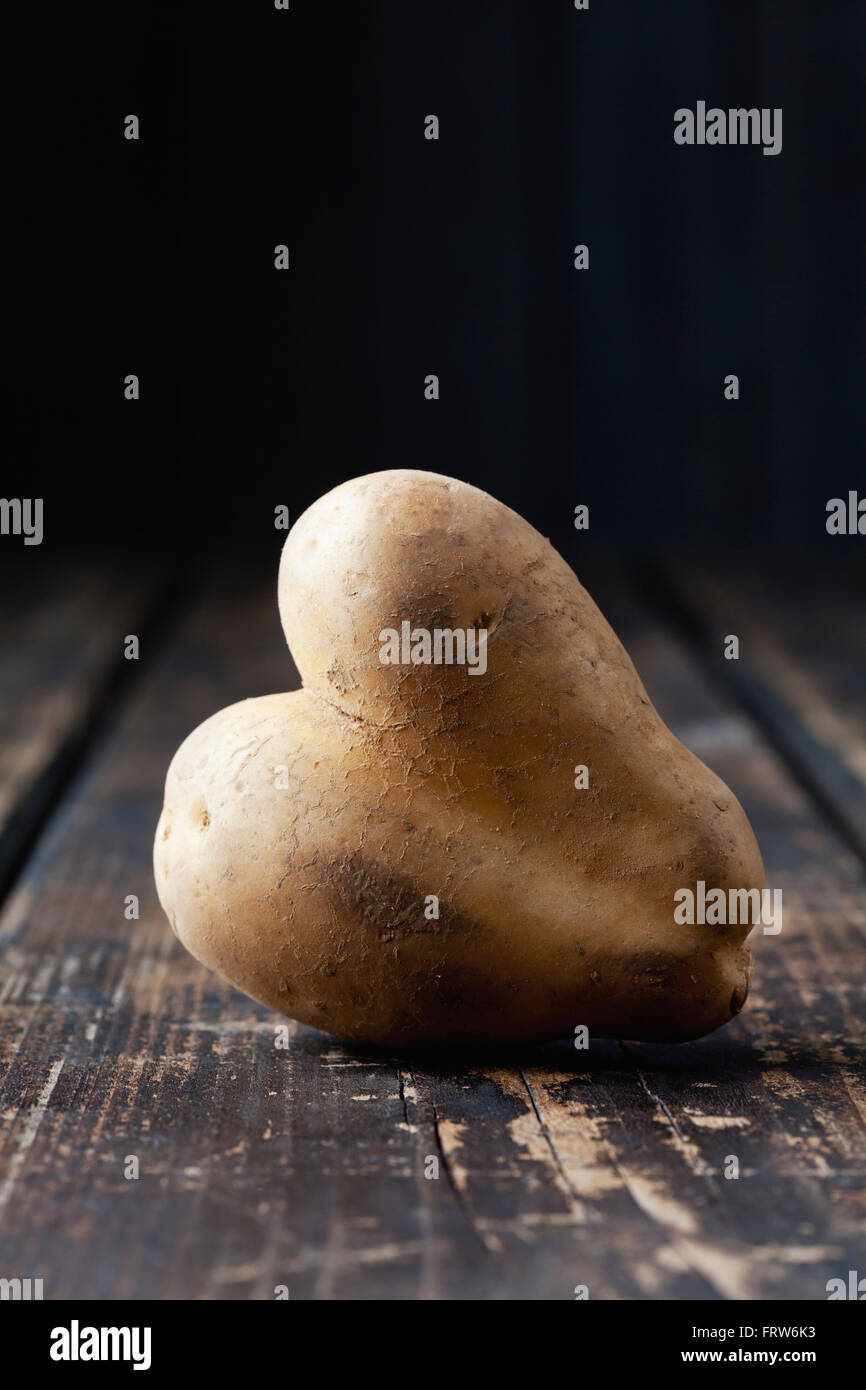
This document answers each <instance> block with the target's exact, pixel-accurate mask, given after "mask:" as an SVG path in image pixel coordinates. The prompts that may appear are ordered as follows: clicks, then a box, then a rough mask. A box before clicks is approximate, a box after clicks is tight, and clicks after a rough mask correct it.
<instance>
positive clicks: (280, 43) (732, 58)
mask: <svg viewBox="0 0 866 1390" xmlns="http://www.w3.org/2000/svg"><path fill="white" fill-rule="evenodd" d="M31 11H32V12H31V13H30V14H29V16H28V17H27V18H26V19H25V20H23V21H21V20H19V22H18V24H17V26H16V28H15V29H14V31H12V30H10V31H9V34H8V36H7V41H6V43H5V45H4V48H5V53H4V57H3V59H2V63H3V73H2V77H3V80H2V91H3V97H2V100H3V108H4V109H3V131H4V146H5V156H4V165H5V167H4V179H3V182H4V185H5V188H6V191H7V207H6V215H5V219H4V224H5V225H4V237H5V242H6V247H5V256H4V269H5V277H4V278H5V296H4V298H5V299H6V302H7V312H6V315H5V317H6V333H5V340H6V349H7V361H6V364H5V367H4V371H3V383H2V384H3V394H4V413H5V415H6V424H7V437H9V438H10V439H11V448H10V450H9V451H8V455H7V463H6V466H5V467H4V482H3V493H4V495H6V496H15V495H22V496H43V497H44V499H45V546H46V547H50V548H51V549H58V550H60V549H62V548H63V547H65V546H75V547H86V548H88V549H90V550H101V549H105V550H106V551H108V550H114V549H126V550H139V549H142V550H146V549H158V550H160V551H162V552H165V553H168V552H175V553H179V554H184V553H187V548H188V547H190V546H191V547H193V548H194V549H199V548H201V549H212V548H215V549H217V550H219V549H222V548H227V547H232V548H233V549H234V548H236V547H243V546H246V545H249V546H257V547H258V546H261V545H267V546H272V547H273V548H274V550H276V548H277V546H278V544H279V542H280V540H281V539H282V538H281V537H280V536H275V533H274V530H273V520H272V518H273V508H274V506H275V505H276V504H278V503H285V504H286V505H288V506H289V507H290V509H291V513H292V517H293V518H294V517H296V516H297V515H299V513H300V511H301V510H302V509H303V508H304V507H306V506H307V505H308V504H309V503H310V502H311V501H313V500H314V499H315V497H317V496H318V495H319V494H320V493H321V492H323V491H324V490H326V489H327V488H328V487H331V486H333V485H334V484H336V483H338V482H340V481H341V480H343V479H345V478H347V477H352V476H354V475H357V474H361V473H365V472H369V471H371V470H375V469H380V468H391V467H416V468H429V469H433V470H435V471H439V472H444V473H448V474H453V475H455V476H458V477H460V478H463V479H466V480H468V481H470V482H473V483H475V484H478V485H480V486H481V487H484V488H486V489H487V490H489V491H491V492H493V493H494V494H495V495H496V496H498V497H500V498H502V499H503V500H504V501H506V502H508V503H509V504H511V505H512V506H514V507H516V508H517V509H518V510H520V511H522V512H524V513H525V514H526V515H527V516H528V518H529V519H530V520H531V521H533V522H534V523H535V524H536V525H537V526H538V527H539V528H540V529H542V530H543V531H544V532H545V533H546V534H549V535H550V536H551V538H552V539H553V540H554V541H555V542H557V543H559V544H561V545H562V544H564V542H565V538H566V537H567V536H568V535H569V533H570V532H571V534H573V531H572V516H573V509H574V506H575V504H577V503H579V502H585V503H587V504H588V505H589V506H590V509H591V510H590V516H591V531H592V536H593V538H599V539H609V540H612V541H614V542H616V543H620V544H625V545H634V544H639V543H643V542H645V541H652V542H653V543H654V544H658V543H661V544H662V545H665V544H668V543H675V542H680V541H689V542H692V543H697V544H699V545H702V544H704V543H707V544H715V545H717V546H720V547H722V548H726V547H730V548H736V547H738V546H740V545H742V544H746V543H748V544H749V545H753V544H755V543H760V542H767V543H768V544H769V543H773V544H778V543H781V544H784V545H790V546H792V547H794V546H804V545H809V544H810V543H815V544H817V545H824V546H826V545H828V544H833V543H834V542H831V541H829V538H827V537H826V534H825V529H824V528H825V504H826V501H827V499H828V497H831V496H836V495H843V496H844V495H845V494H846V493H847V491H848V489H849V488H856V487H858V485H859V487H860V491H861V494H862V492H863V491H864V470H863V466H862V457H863V440H864V435H866V430H864V424H866V421H864V395H863V390H862V381H863V376H864V323H866V312H864V311H866V305H864V259H863V247H862V233H863V225H864V200H866V190H864V178H863V173H864V162H863V159H862V149H863V142H864V137H866V129H864V127H866V120H864V106H866V103H864V92H863V71H864V63H866V22H864V16H863V10H862V6H860V5H858V4H857V3H855V0H851V3H844V2H843V0H837V2H835V3H834V2H833V0H830V2H829V3H823V4H822V3H815V0H748V2H747V0H737V2H736V3H731V0H703V2H702V0H667V2H666V3H664V4H662V3H640V2H639V0H626V3H618V4H614V3H606V4H605V3H602V0H592V9H591V15H587V14H584V13H578V12H576V11H575V10H574V8H573V5H572V3H571V0H543V2H542V0H535V3H529V0H473V3H467V0H437V3H436V4H435V5H430V4H426V3H421V0H384V3H383V2H382V0H376V2H373V0H364V3H363V4H361V3H357V2H356V0H352V2H351V3H335V0H331V2H330V3H325V0H291V9H290V11H289V12H288V13H284V12H277V11H275V10H274V9H273V6H272V3H271V0H256V3H249V2H248V3H240V0H235V3H219V2H218V0H208V3H206V4H205V3H201V4H192V3H190V4H180V5H168V4H149V3H131V4H123V5H115V6H114V7H113V8H109V7H104V8H100V7H94V6H85V7H77V6H75V7H72V6H62V5H54V6H52V5H48V6H42V5H40V6H34V7H31ZM698 99H705V100H707V101H708V103H709V104H716V105H719V106H722V107H725V108H727V107H728V106H740V105H743V106H757V107H763V106H768V107H779V106H780V107H782V108H783V110H784V126H783V134H784V144H783V150H782V153H781V154H780V155H779V156H777V157H775V158H770V157H765V156H764V155H763V154H762V153H761V150H760V148H759V147H721V148H682V147H679V146H676V145H675V144H674V141H673V113H674V111H675V109H676V108H677V107H679V106H691V107H692V108H694V105H695V103H696V101H697V100H698ZM131 112H134V113H136V114H137V115H139V117H140V119H141V124H142V134H141V139H140V141H139V142H138V143H137V144H136V143H131V142H128V141H126V140H125V139H124V138H123V118H124V116H125V115H126V114H128V113H131ZM429 113H435V114H437V115H438V116H439V118H440V121H441V138H440V140H439V142H438V143H434V142H430V141H427V140H425V139H424V138H423V130H424V117H425V116H426V115H427V114H429ZM278 242H285V243H287V244H288V245H289V247H290V252H291V269H290V270H289V271H288V272H287V273H285V272H283V273H280V272H277V271H276V270H275V269H274V268H273V247H274V245H275V244H276V243H278ZM577 242H585V243H587V244H588V245H589V248H590V270H589V272H588V273H585V272H584V273H579V272H577V271H575V270H574V269H573V265H572V248H573V246H574V245H575V244H576V243H577ZM128 372H136V373H138V374H139V375H140V377H141V383H142V399H141V400H140V401H139V402H137V403H129V402H126V401H125V400H124V399H123V379H124V377H125V375H126V374H127V373H128ZM430 372H435V373H437V374H438V375H439V377H440V381H441V400H440V401H438V402H435V403H433V402H428V401H425V399H424V395H423V383H424V377H425V375H426V374H427V373H430ZM729 372H736V373H737V374H738V375H739V378H740V389H741V399H740V400H739V401H738V402H728V401H725V400H724V398H723V379H724V377H725V375H726V374H727V373H729ZM835 544H837V545H839V544H844V542H839V541H835Z"/></svg>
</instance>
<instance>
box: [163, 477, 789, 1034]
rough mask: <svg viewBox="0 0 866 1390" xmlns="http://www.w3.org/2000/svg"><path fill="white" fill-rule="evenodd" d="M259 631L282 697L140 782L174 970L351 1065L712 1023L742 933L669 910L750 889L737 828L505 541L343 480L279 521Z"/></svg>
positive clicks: (514, 545)
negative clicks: (378, 1055)
mask: <svg viewBox="0 0 866 1390" xmlns="http://www.w3.org/2000/svg"><path fill="white" fill-rule="evenodd" d="M279 603H280V613H281V616H282V622H283V627H284V629H285V633H286V637H287V639H288V641H289V644H290V646H291V649H292V652H293V654H294V657H295V661H296V663H297V666H298V669H299V671H300V672H301V675H302V677H303V681H304V688H303V689H302V690H298V691H294V692H292V693H291V694H285V695H268V696H264V697H262V698H260V699H251V700H244V701H242V702H241V703H240V704H236V705H232V706H231V707H230V708H228V709H224V710H222V711H220V713H219V714H215V715H214V716H213V717H212V718H211V719H208V720H207V721H206V722H205V723H204V724H202V725H201V726H200V727H199V728H198V729H196V730H195V732H194V733H192V734H190V736H189V738H188V739H187V740H186V742H185V743H184V744H183V745H182V747H181V748H180V749H179V750H178V752H177V754H176V755H175V757H174V759H173V761H172V764H171V767H170V769H169V772H168V779H167V783H166V791H165V807H164V810H163V813H162V817H161V819H160V823H159V827H158V830H157V836H156V846H155V855H154V859H155V871H156V882H157V887H158V891H159V896H160V900H161V902H162V904H163V907H164V908H165V911H166V913H167V915H168V917H169V919H170V921H171V924H172V926H173V928H174V930H175V931H176V932H177V934H178V936H179V937H180V938H181V940H182V941H183V942H184V944H185V945H186V946H187V947H188V949H189V950H190V951H191V952H192V953H193V955H195V956H197V957H198V959H199V960H201V961H202V962H203V963H204V964H205V965H207V966H209V967H210V968H211V969H213V970H216V971H218V972H219V973H220V974H221V975H223V976H224V977H225V978H226V979H227V980H230V981H231V982H232V983H233V984H235V985H237V986H238V987H239V988H240V989H242V990H245V991H246V993H247V994H250V995H252V997H253V998H254V999H258V1000H260V1001H261V1002H262V1003H264V1004H267V1005H268V1006H269V1007H271V1008H273V1009H277V1010H278V1011H279V1012H281V1013H284V1014H288V1015H289V1016H290V1017H292V1018H296V1019H298V1020H300V1021H301V1022H303V1023H308V1024H312V1025H314V1026H315V1027H317V1028H321V1029H323V1030H325V1031H327V1032H330V1033H336V1034H340V1035H342V1036H343V1037H346V1038H352V1039H355V1040H358V1041H363V1042H368V1043H380V1044H389V1045H397V1044H400V1045H410V1044H429V1043H454V1042H457V1041H469V1040H475V1041H506V1040H518V1039H543V1038H549V1037H554V1036H559V1035H563V1034H572V1033H573V1032H574V1030H575V1028H577V1027H579V1026H580V1025H585V1026H586V1027H588V1029H589V1031H590V1034H596V1035H601V1036H607V1037H623V1038H633V1039H664V1040H671V1041H679V1040H683V1039H686V1038H694V1037H699V1036H700V1035H702V1034H704V1033H707V1032H709V1031H710V1030H711V1029H713V1028H716V1027H718V1026H719V1025H720V1024H722V1023H724V1022H725V1021H726V1020H727V1019H729V1018H730V1017H731V1016H732V1015H733V1014H735V1013H737V1011H738V1010H739V1009H740V1008H741V1007H742V1004H743V1002H744V1000H745V997H746V992H747V989H748V978H749V966H750V955H749V950H748V947H747V946H746V944H745V939H746V936H747V935H748V932H749V929H750V924H749V923H748V922H746V923H744V924H741V925H739V924H736V923H735V924H732V925H722V924H719V923H717V922H715V921H713V922H712V923H708V922H701V921H696V922H694V923H692V924H689V923H684V922H682V921H681V920H679V921H678V920H677V917H678V916H679V917H682V916H683V914H682V913H679V914H677V911H676V902H675V894H676V893H677V891H678V890H681V889H691V890H692V891H693V892H697V891H698V890H697V885H698V884H701V885H702V889H701V891H704V892H705V893H706V894H710V893H711V892H712V891H713V890H719V889H720V890H722V891H723V892H724V893H725V894H726V895H728V893H729V890H751V889H760V888H761V887H762V886H763V883H764V873H763V867H762V864H761V857H760V854H759V852H758V847H757V845H756V843H755V838H754V835H753V834H752V831H751V828H750V826H749V823H748V821H747V820H746V817H745V815H744V813H743V811H742V809H741V807H740V805H739V803H738V802H737V800H736V798H735V797H734V796H733V795H732V794H731V792H730V791H729V790H728V788H727V787H726V786H725V785H724V783H723V782H721V781H720V780H719V778H718V777H716V776H715V774H714V773H712V772H710V770H709V769H708V768H707V767H705V766H704V764H703V763H701V762H700V761H699V760H698V759H697V758H696V757H694V755H693V754H691V753H690V752H688V750H687V749H686V748H684V747H683V746H682V744H681V743H679V742H678V741H677V740H676V739H675V738H674V736H673V735H672V734H671V733H670V731H669V730H668V729H667V728H666V727H665V725H664V724H663V723H662V721H661V719H660V718H659V716H658V714H657V713H656V711H655V709H654V708H653V706H652V704H651V703H650V701H649V699H648V698H647V695H646V692H645V690H644V688H643V686H642V685H641V683H640V680H639V679H638V676H637V674H636V672H635V670H634V667H633V666H632V664H631V662H630V660H629V658H628V656H627V655H626V653H625V651H624V650H623V648H622V646H621V645H620V643H619V641H618V640H617V638H616V636H615V634H614V633H613V631H612V630H611V628H610V627H609V626H608V624H607V622H606V621H605V619H604V618H603V617H602V615H601V613H600V612H599V610H598V609H597V608H596V606H595V604H594V603H593V601H592V599H591V598H590V597H589V595H588V594H587V593H586V591H585V590H584V589H583V588H582V587H581V585H580V584H579V582H578V580H577V578H576V577H575V575H574V574H573V572H572V571H571V570H570V569H569V567H568V565H567V564H566V563H565V561H564V560H563V559H562V558H561V556H559V555H558V554H557V553H556V551H555V550H554V549H553V548H552V546H551V545H550V544H549V543H548V542H547V541H546V540H544V538H543V537H542V536H540V535H539V534H538V532H537V531H535V530H534V529H533V527H532V526H530V525H529V524H528V523H527V522H526V521H524V520H523V519H522V518H521V517H519V516H518V515H517V514H516V513H515V512H513V511H511V510H510V509H509V508H508V507H505V506H503V505H502V504H501V503H499V502H497V501H495V500H494V499H493V498H492V497H490V496H488V495H487V493H484V492H481V491H479V490H478V489H477V488H474V487H470V486H468V485H467V484H465V483H461V482H457V481H455V480H454V479H452V478H445V477H441V476H439V475H438V474H434V473H422V472H413V471H411V470H408V469H399V470H395V471H393V472H383V473H374V474H371V475H369V476H367V477H363V478H357V479H355V480H354V481H352V482H348V483H344V484H343V485H342V486H341V487H338V488H335V489H334V491H333V492H330V493H328V494H327V496H325V497H323V498H321V499H320V500H319V501H318V502H316V503H315V505H314V506H312V507H310V509H309V510H308V511H307V512H305V513H304V515H303V516H302V517H301V518H300V520H299V521H298V522H296V524H295V526H294V527H293V529H292V531H291V532H290V534H289V537H288V539H287V541H286V544H285V548H284V550H283V555H282V561H281V564H280V577H279ZM484 633H486V638H485V637H484V636H483V634H484ZM425 634H427V635H426V637H425ZM437 634H438V635H437ZM443 634H450V636H443ZM461 642H462V651H461ZM461 654H462V656H463V660H462V661H461V659H460V658H461ZM449 655H450V656H451V658H452V659H451V661H450V662H449V660H448V657H449ZM437 658H438V660H437ZM578 766H585V767H586V768H587V777H588V785H587V786H586V787H582V786H581V787H577V786H576V785H575V783H576V781H578V782H580V781H581V778H580V776H578V778H576V777H575V769H576V768H577V767H578ZM718 896H719V897H721V894H719V895H718ZM706 915H707V916H711V914H706Z"/></svg>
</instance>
